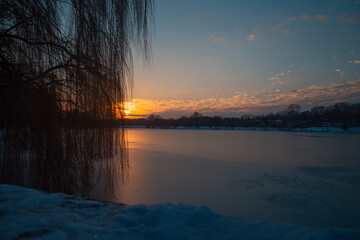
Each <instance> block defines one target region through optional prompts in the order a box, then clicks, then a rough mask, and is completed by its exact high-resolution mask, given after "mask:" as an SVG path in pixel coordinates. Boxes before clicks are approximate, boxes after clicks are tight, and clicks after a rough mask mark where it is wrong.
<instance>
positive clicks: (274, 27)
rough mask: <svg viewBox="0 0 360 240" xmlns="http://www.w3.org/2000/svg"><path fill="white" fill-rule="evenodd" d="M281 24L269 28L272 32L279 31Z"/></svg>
mask: <svg viewBox="0 0 360 240" xmlns="http://www.w3.org/2000/svg"><path fill="white" fill-rule="evenodd" d="M281 26H282V25H281V24H280V23H279V24H278V25H276V26H272V27H271V28H272V30H279V29H281Z"/></svg>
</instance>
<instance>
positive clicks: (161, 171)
mask: <svg viewBox="0 0 360 240" xmlns="http://www.w3.org/2000/svg"><path fill="white" fill-rule="evenodd" d="M128 140H129V153H130V159H129V164H130V169H129V171H128V173H127V174H126V176H125V184H122V185H121V186H119V187H118V199H117V200H116V201H118V202H121V203H125V204H130V205H132V204H140V203H145V204H157V203H168V202H171V203H175V204H177V203H184V204H191V205H196V206H201V205H206V206H208V207H209V208H211V209H212V210H213V211H214V212H215V213H219V214H223V215H226V216H231V217H234V218H237V219H242V220H254V221H266V222H273V223H274V222H276V223H296V224H300V225H304V226H311V227H325V228H327V227H341V228H357V229H359V228H360V204H359V203H360V134H356V133H350V134H346V133H301V132H297V133H294V132H264V131H231V130H169V129H129V130H128ZM113 200H114V199H113Z"/></svg>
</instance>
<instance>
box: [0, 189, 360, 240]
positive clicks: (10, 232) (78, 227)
mask: <svg viewBox="0 0 360 240" xmlns="http://www.w3.org/2000/svg"><path fill="white" fill-rule="evenodd" d="M21 238H39V239H67V238H72V239H97V238H98V239H245V240H246V239H252V240H256V239H277V240H278V239H295V240H296V239H313V240H315V239H316V240H320V239H321V240H323V239H360V231H359V230H348V229H347V230H344V229H315V228H306V227H301V226H298V225H293V224H268V223H263V222H249V221H239V220H234V219H231V218H229V217H224V216H221V215H217V214H214V213H213V212H212V211H211V210H210V209H209V208H207V207H200V208H197V207H193V206H189V205H181V204H180V205H174V204H171V203H168V204H159V205H134V206H124V205H119V204H114V203H100V202H95V201H87V200H83V199H80V198H75V197H72V196H68V195H64V194H45V193H41V192H38V191H35V190H31V189H25V188H20V187H17V186H10V185H0V239H21Z"/></svg>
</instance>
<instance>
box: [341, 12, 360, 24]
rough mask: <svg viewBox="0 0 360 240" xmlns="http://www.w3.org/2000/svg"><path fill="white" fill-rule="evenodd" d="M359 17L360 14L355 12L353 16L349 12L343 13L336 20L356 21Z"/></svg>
mask: <svg viewBox="0 0 360 240" xmlns="http://www.w3.org/2000/svg"><path fill="white" fill-rule="evenodd" d="M359 17H360V14H354V15H352V16H350V15H348V14H341V15H339V16H338V17H337V18H336V21H338V22H348V23H356V22H357V20H358V18H359Z"/></svg>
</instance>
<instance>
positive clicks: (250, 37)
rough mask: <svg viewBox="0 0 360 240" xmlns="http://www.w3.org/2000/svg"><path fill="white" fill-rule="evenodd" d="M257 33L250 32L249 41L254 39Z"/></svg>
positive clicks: (247, 37)
mask: <svg viewBox="0 0 360 240" xmlns="http://www.w3.org/2000/svg"><path fill="white" fill-rule="evenodd" d="M255 37H256V35H255V34H249V35H247V36H246V39H247V40H249V41H253V40H254V39H255Z"/></svg>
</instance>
